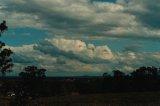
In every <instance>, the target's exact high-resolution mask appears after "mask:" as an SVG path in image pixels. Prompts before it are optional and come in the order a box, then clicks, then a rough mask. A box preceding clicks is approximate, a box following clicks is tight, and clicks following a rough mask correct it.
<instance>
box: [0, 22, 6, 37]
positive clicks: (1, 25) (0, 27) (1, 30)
mask: <svg viewBox="0 0 160 106" xmlns="http://www.w3.org/2000/svg"><path fill="white" fill-rule="evenodd" d="M7 29H8V27H7V25H6V21H5V20H3V22H2V23H1V24H0V36H1V34H2V33H3V32H4V31H5V30H7Z"/></svg>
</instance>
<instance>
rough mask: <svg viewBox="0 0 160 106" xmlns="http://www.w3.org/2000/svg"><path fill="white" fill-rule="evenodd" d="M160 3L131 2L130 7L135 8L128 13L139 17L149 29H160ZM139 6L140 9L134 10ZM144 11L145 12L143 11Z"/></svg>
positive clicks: (135, 0) (147, 1)
mask: <svg viewBox="0 0 160 106" xmlns="http://www.w3.org/2000/svg"><path fill="white" fill-rule="evenodd" d="M159 4H160V1H159V0H129V6H130V7H133V8H132V9H129V10H128V11H129V12H130V13H131V14H133V15H135V16H136V17H137V20H138V21H139V22H141V23H142V24H143V25H144V26H146V27H149V28H153V29H154V28H155V29H159V28H160V14H159V10H160V5H159ZM137 5H139V8H141V9H142V11H141V10H140V9H139V10H138V9H137V10H136V9H134V8H136V6H137ZM143 10H144V11H143Z"/></svg>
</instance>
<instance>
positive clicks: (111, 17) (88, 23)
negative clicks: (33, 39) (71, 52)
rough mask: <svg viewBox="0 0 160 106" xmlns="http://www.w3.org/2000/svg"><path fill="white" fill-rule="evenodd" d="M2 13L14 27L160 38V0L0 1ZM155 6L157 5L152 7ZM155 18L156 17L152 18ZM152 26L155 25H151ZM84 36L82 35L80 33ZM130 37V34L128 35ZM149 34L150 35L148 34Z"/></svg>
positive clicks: (72, 34) (56, 32) (67, 35)
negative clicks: (96, 0)
mask: <svg viewBox="0 0 160 106" xmlns="http://www.w3.org/2000/svg"><path fill="white" fill-rule="evenodd" d="M0 3H2V4H4V6H5V8H2V9H0V13H3V14H4V17H5V18H6V19H7V20H8V23H9V24H10V26H12V27H32V28H40V29H48V31H50V32H52V33H54V34H52V35H54V36H55V35H63V36H65V38H72V37H75V36H76V39H78V38H80V37H82V35H85V36H83V37H86V38H87V37H90V38H91V37H95V36H96V37H102V36H103V38H108V37H112V36H113V37H117V38H128V39H133V38H138V39H141V40H144V39H146V38H147V37H150V38H155V39H157V38H158V39H159V37H160V33H159V30H158V29H157V28H156V29H154V28H155V27H159V26H160V25H159V21H158V20H159V18H158V17H159V15H158V14H156V15H154V17H153V15H152V14H153V13H156V9H159V7H158V5H155V7H154V4H158V3H159V1H158V0H155V1H150V0H147V1H145V0H142V1H139V0H128V2H125V0H117V1H116V3H109V2H94V3H91V2H90V0H76V1H75V0H45V1H44V0H30V1H27V0H21V1H19V0H14V1H11V0H9V1H7V0H5V1H0ZM152 7H154V8H152ZM152 19H153V20H152ZM152 27H153V28H152ZM79 35H81V36H79ZM126 36H127V37H126ZM146 36H147V37H146Z"/></svg>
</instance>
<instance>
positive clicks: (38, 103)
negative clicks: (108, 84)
mask: <svg viewBox="0 0 160 106" xmlns="http://www.w3.org/2000/svg"><path fill="white" fill-rule="evenodd" d="M10 100H11V98H7V97H1V98H0V106H9V101H10ZM159 105H160V92H133V93H107V94H89V95H78V94H76V95H66V96H54V97H45V98H38V99H36V100H32V101H30V103H29V104H28V105H27V106H159ZM22 106H23V105H22Z"/></svg>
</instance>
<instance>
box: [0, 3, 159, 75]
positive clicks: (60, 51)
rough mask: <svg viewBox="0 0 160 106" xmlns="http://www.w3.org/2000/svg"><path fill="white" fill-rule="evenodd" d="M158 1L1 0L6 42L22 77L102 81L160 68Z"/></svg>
mask: <svg viewBox="0 0 160 106" xmlns="http://www.w3.org/2000/svg"><path fill="white" fill-rule="evenodd" d="M159 2H160V1H158V0H155V1H150V0H76V1H75V0H46V1H44V0H30V1H27V0H21V1H19V0H14V1H11V0H10V1H4V0H0V4H1V5H0V20H1V21H3V20H4V19H5V20H6V21H7V25H8V27H9V30H8V31H7V32H5V33H4V34H3V36H2V37H1V38H0V39H1V40H2V41H4V42H5V43H6V44H7V45H8V47H10V48H11V49H12V50H13V51H14V55H13V60H14V63H15V66H14V68H13V70H16V71H15V73H14V74H16V73H18V72H20V71H21V70H22V69H23V68H24V67H25V66H28V65H36V66H38V67H42V68H46V69H47V70H48V72H47V73H48V75H49V76H63V75H72V76H74V75H102V73H104V72H109V73H110V72H111V71H112V70H114V69H120V70H122V71H124V72H126V73H127V72H130V71H133V70H134V69H136V68H138V67H140V66H157V67H159V64H160V61H159V60H160V46H159V44H160V20H159V17H160V15H159V14H157V13H158V11H159V10H160V7H159Z"/></svg>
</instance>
